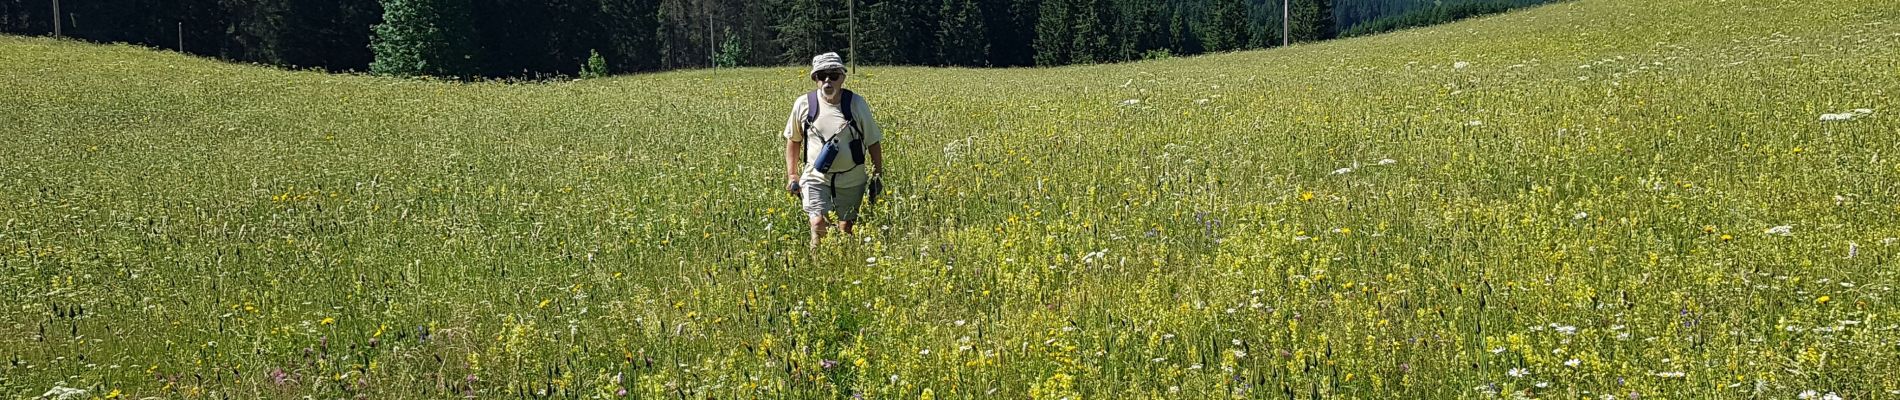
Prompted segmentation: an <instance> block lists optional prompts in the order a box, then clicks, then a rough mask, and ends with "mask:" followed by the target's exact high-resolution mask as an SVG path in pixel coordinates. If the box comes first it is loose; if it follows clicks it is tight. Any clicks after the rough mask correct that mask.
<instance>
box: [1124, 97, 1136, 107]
mask: <svg viewBox="0 0 1900 400" xmlns="http://www.w3.org/2000/svg"><path fill="white" fill-rule="evenodd" d="M1137 104H1141V99H1128V100H1122V106H1123V107H1130V106H1134V105H1137Z"/></svg>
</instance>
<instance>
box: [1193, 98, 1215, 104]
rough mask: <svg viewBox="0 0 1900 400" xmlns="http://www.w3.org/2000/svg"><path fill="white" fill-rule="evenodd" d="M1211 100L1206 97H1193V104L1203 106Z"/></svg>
mask: <svg viewBox="0 0 1900 400" xmlns="http://www.w3.org/2000/svg"><path fill="white" fill-rule="evenodd" d="M1212 101H1213V100H1208V99H1195V100H1194V104H1196V105H1203V106H1204V105H1207V103H1209V102H1212Z"/></svg>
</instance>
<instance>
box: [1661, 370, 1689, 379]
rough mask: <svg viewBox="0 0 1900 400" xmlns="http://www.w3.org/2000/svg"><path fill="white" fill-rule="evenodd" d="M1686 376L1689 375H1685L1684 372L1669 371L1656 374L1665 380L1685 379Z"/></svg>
mask: <svg viewBox="0 0 1900 400" xmlns="http://www.w3.org/2000/svg"><path fill="white" fill-rule="evenodd" d="M1684 375H1688V374H1684V373H1682V371H1668V372H1657V373H1656V376H1658V377H1663V378H1681V377H1683V376H1684Z"/></svg>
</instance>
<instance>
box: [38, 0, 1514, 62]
mask: <svg viewBox="0 0 1900 400" xmlns="http://www.w3.org/2000/svg"><path fill="white" fill-rule="evenodd" d="M1541 1H1543V0H1293V1H1292V3H1291V6H1290V10H1283V9H1282V7H1283V6H1282V3H1281V0H855V1H852V0H750V1H747V0H543V1H519V0H323V1H295V0H115V1H111V2H99V1H84V0H65V1H61V2H59V11H58V17H57V18H55V16H54V15H55V14H54V11H53V7H54V3H55V0H0V32H6V33H11V34H25V35H47V34H51V33H52V32H53V31H54V29H55V28H54V23H55V19H57V20H58V24H59V26H58V29H59V31H60V33H61V34H62V35H64V36H68V37H74V38H80V39H85V40H92V41H100V42H125V43H135V44H141V45H146V46H152V47H158V48H167V49H173V50H178V51H182V52H188V53H192V54H199V55H205V56H211V57H217V58H222V59H227V60H233V61H243V62H255V63H262V64H271V65H281V66H286V67H291V68H322V69H325V70H330V71H370V72H376V73H386V74H395V75H434V76H447V77H458V78H474V77H529V78H533V77H541V76H553V75H576V74H586V73H590V72H591V73H595V74H598V73H627V72H643V71H656V70H666V69H679V68H704V67H710V66H760V65H787V64H802V63H804V62H805V61H806V60H808V59H809V58H810V57H811V56H812V55H814V54H817V53H822V52H826V51H838V52H840V53H842V54H846V55H847V56H850V54H849V51H850V50H855V51H856V52H857V54H856V56H855V57H852V58H854V59H855V61H856V62H859V63H864V64H880V65H930V66H968V67H1019V66H1055V65H1069V64H1089V63H1107V62H1118V61H1128V60H1138V59H1148V58H1159V57H1170V56H1180V55H1193V54H1201V53H1207V52H1224V51H1235V50H1248V49H1259V48H1267V47H1273V46H1279V45H1280V44H1281V43H1283V42H1286V43H1301V42H1310V41H1318V40H1326V39H1331V38H1333V37H1336V36H1338V35H1339V33H1340V32H1343V31H1347V30H1350V29H1352V27H1354V26H1358V25H1361V24H1365V23H1368V22H1372V21H1378V20H1380V19H1381V18H1386V19H1387V20H1385V21H1383V22H1379V23H1380V24H1383V25H1380V28H1385V29H1390V27H1393V26H1411V25H1415V24H1417V23H1419V21H1422V20H1424V19H1422V18H1423V17H1412V19H1406V20H1403V21H1398V20H1392V19H1391V18H1396V17H1397V16H1401V15H1408V14H1407V13H1414V14H1413V15H1416V12H1419V11H1420V10H1446V9H1447V8H1446V7H1448V6H1447V4H1451V5H1457V4H1464V3H1480V2H1482V3H1485V4H1500V3H1510V4H1512V5H1513V6H1516V5H1524V4H1532V3H1538V2H1541ZM1487 7H1488V6H1487ZM1470 9H1475V8H1470ZM1483 9H1484V10H1487V11H1488V10H1491V8H1483ZM1462 10H1466V9H1457V10H1453V11H1462ZM1287 11H1290V13H1289V12H1287ZM1283 13H1286V14H1290V18H1287V19H1286V20H1285V21H1282V19H1283V18H1282V15H1283ZM1432 15H1439V16H1442V15H1451V13H1449V12H1439V13H1437V14H1432ZM1434 21H1435V20H1434ZM1283 22H1284V24H1285V27H1286V28H1287V29H1286V34H1285V35H1284V36H1287V37H1282V36H1283V34H1282V24H1283ZM1362 30H1365V29H1362ZM853 32H855V37H856V41H855V43H853V42H852V40H851V38H852V37H853V35H852V34H853ZM590 59H591V61H592V63H591V65H592V67H591V68H590V67H589V65H590ZM590 70H591V71H590Z"/></svg>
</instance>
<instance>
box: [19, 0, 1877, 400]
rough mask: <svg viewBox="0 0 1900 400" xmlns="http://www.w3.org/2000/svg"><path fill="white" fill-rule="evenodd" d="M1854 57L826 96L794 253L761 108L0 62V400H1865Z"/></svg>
mask: <svg viewBox="0 0 1900 400" xmlns="http://www.w3.org/2000/svg"><path fill="white" fill-rule="evenodd" d="M1894 21H1900V8H1895V7H1892V6H1891V5H1889V4H1883V3H1880V2H1859V1H1846V0H1823V1H1769V0H1720V1H1717V0H1706V1H1705V0H1667V1H1621V0H1580V1H1575V2H1568V3H1562V4H1555V5H1549V6H1544V7H1538V8H1534V9H1530V10H1526V11H1522V12H1514V13H1509V14H1504V15H1499V16H1494V17H1487V18H1481V19H1476V20H1471V21H1465V22H1460V23H1455V24H1450V25H1443V26H1438V27H1432V28H1425V29H1418V30H1409V31H1403V32H1399V33H1394V34H1388V35H1380V36H1373V37H1364V38H1356V39H1348V40H1340V41H1334V42H1327V43H1323V44H1316V45H1306V46H1295V47H1291V48H1285V49H1278V50H1271V51H1263V52H1246V53H1234V54H1224V55H1215V56H1206V57H1194V58H1182V59H1170V60H1160V61H1150V62H1139V63H1131V64H1118V65H1101V66H1088V67H1068V68H1055V69H1007V70H965V69H930V68H882V67H867V68H864V69H863V70H862V71H859V73H857V74H855V75H853V76H852V77H851V78H850V79H849V80H848V81H847V86H849V87H851V88H853V89H855V90H857V91H859V92H860V93H862V94H864V95H865V96H866V97H867V98H868V99H869V100H870V101H871V104H872V107H873V108H874V109H875V110H876V115H877V119H878V120H879V121H880V122H881V123H883V124H884V127H885V129H886V130H885V132H886V138H887V140H888V142H887V144H886V149H887V150H886V151H887V158H889V160H890V161H891V171H889V173H888V175H887V180H888V182H889V184H890V187H891V193H889V195H888V197H889V201H888V202H887V203H884V204H880V205H877V206H875V207H874V208H873V209H871V210H870V212H871V215H870V216H869V217H868V218H867V220H866V221H865V222H866V231H867V232H866V234H864V235H860V236H858V237H854V238H848V239H847V240H833V241H831V242H828V243H826V244H824V245H822V246H820V247H819V248H818V249H816V250H811V251H808V250H807V249H806V248H805V241H804V235H805V231H804V229H805V227H804V226H803V221H802V220H803V218H804V217H803V216H802V214H801V213H800V212H799V211H797V209H796V206H795V204H794V203H793V201H792V200H790V199H788V198H787V197H786V195H785V194H784V193H783V191H782V189H781V187H782V184H783V181H782V176H783V171H782V165H783V164H782V163H783V159H782V154H783V153H782V151H783V147H782V146H783V141H782V139H779V138H778V136H777V134H778V132H779V130H780V129H781V128H782V127H783V126H784V124H785V118H786V114H787V112H788V108H789V106H790V104H791V102H792V99H793V97H794V96H797V95H799V94H800V93H801V92H803V91H805V90H809V89H810V85H811V84H810V82H809V81H807V80H805V79H804V75H803V70H802V69H799V68H774V69H739V70H719V71H691V72H675V73H665V74H655V75H642V76H630V77H621V78H612V79H603V80H589V81H579V82H568V83H555V84H543V85H502V84H455V83H440V82H422V81H406V80H395V79H386V78H379V77H367V76H338V75H324V74H318V73H308V72H288V71H281V70H274V69H268V68H262V67H256V66H243V65H231V64H223V63H217V62H211V61H206V60H202V59H195V58H188V57H182V56H178V55H175V54H169V53H160V52H153V51H148V50H144V49H138V48H132V47H125V46H98V45H82V44H74V43H68V42H62V41H56V40H48V39H36V38H18V37H4V38H0V76H5V77H8V79H4V80H0V94H3V95H0V142H4V143H6V144H7V145H6V146H0V265H4V266H3V267H0V304H5V306H4V307H5V308H4V309H5V310H7V311H6V312H0V353H4V354H0V356H4V357H5V358H7V359H8V362H5V363H0V395H5V396H13V397H32V396H37V395H40V394H42V393H47V392H48V390H49V389H75V390H84V391H86V392H87V393H86V395H84V396H82V397H91V396H99V397H102V398H113V397H132V398H143V397H148V396H152V397H164V398H205V397H235V398H253V397H303V396H306V395H308V396H314V397H318V398H336V397H351V396H360V397H364V398H441V397H449V396H463V395H472V396H476V397H480V398H499V397H563V398H583V397H584V398H592V397H610V396H622V395H625V396H638V397H642V398H647V397H687V398H702V397H717V398H733V397H739V398H755V397H802V398H818V397H823V398H836V397H852V396H856V395H862V396H864V397H868V398H911V397H919V396H929V397H936V398H975V397H991V396H1000V397H1014V398H1021V397H1032V398H1061V397H1068V398H1078V397H1083V396H1085V397H1111V398H1142V397H1156V398H1209V397H1219V396H1230V395H1232V396H1247V397H1284V396H1289V395H1291V396H1298V397H1306V396H1339V397H1345V398H1473V397H1477V398H1482V397H1487V396H1514V395H1524V396H1529V397H1562V398H1576V397H1588V398H1600V397H1606V396H1609V397H1616V398H1636V397H1644V398H1706V397H1768V398H1790V397H1796V396H1801V395H1804V392H1808V391H1813V393H1810V394H1806V395H1812V396H1816V398H1819V397H1820V396H1824V395H1826V394H1829V393H1834V394H1836V395H1837V396H1842V397H1845V398H1879V397H1883V396H1894V395H1897V394H1900V378H1896V377H1895V375H1894V374H1892V373H1891V372H1890V371H1892V370H1893V369H1895V368H1896V367H1900V325H1896V322H1895V321H1894V320H1893V318H1894V317H1893V316H1894V315H1895V313H1896V312H1900V298H1896V294H1895V293H1893V289H1894V286H1895V285H1896V284H1900V282H1896V279H1897V278H1900V272H1897V271H1900V268H1896V265H1900V262H1896V260H1897V259H1900V239H1896V237H1900V162H1896V161H1895V160H1893V159H1894V158H1895V157H1897V156H1900V122H1896V119H1895V117H1894V114H1893V113H1894V112H1895V111H1896V109H1895V103H1894V100H1893V97H1894V96H1895V95H1896V92H1897V91H1900V25H1897V24H1896V22H1894ZM623 391H624V392H623ZM1078 395H1080V396H1078ZM1658 396H1660V397H1658Z"/></svg>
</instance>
